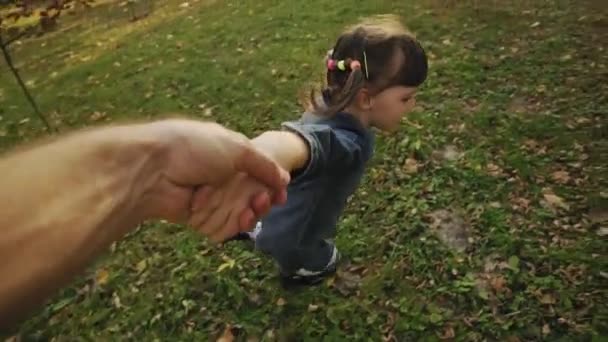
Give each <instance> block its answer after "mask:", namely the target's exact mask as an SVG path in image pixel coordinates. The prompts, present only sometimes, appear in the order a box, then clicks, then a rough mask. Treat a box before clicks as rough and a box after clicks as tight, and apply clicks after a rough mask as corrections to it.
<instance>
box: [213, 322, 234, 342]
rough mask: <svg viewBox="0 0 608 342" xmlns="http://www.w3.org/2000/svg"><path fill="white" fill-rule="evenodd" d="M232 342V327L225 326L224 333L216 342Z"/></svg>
mask: <svg viewBox="0 0 608 342" xmlns="http://www.w3.org/2000/svg"><path fill="white" fill-rule="evenodd" d="M232 341H234V335H233V334H232V327H231V326H230V325H227V326H226V328H225V329H224V333H223V334H222V336H220V337H219V338H218V339H217V340H216V342H232Z"/></svg>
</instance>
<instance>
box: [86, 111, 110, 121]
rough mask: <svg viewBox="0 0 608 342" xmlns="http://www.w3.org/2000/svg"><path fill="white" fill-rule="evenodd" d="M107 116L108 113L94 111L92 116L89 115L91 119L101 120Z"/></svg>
mask: <svg viewBox="0 0 608 342" xmlns="http://www.w3.org/2000/svg"><path fill="white" fill-rule="evenodd" d="M105 117H106V113H104V112H93V114H91V116H90V117H89V120H91V121H99V120H101V119H103V118H105Z"/></svg>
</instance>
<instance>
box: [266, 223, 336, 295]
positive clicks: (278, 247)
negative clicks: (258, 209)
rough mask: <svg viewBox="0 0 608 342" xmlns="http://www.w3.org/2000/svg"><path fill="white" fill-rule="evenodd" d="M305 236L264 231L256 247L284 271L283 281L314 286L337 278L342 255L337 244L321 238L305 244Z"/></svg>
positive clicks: (285, 231)
mask: <svg viewBox="0 0 608 342" xmlns="http://www.w3.org/2000/svg"><path fill="white" fill-rule="evenodd" d="M300 233H301V232H292V231H291V229H284V228H282V227H272V228H270V227H264V226H263V225H262V229H261V231H260V232H259V233H258V235H257V237H256V247H257V248H258V249H259V250H261V251H262V252H265V253H267V254H270V255H271V256H272V257H273V259H274V260H275V261H276V262H277V264H278V265H279V268H280V273H281V277H282V278H283V280H288V281H295V282H297V283H300V284H305V285H312V284H316V283H318V282H320V281H321V280H323V278H324V277H326V276H328V275H330V274H333V273H334V272H335V270H336V264H337V262H338V259H339V253H338V251H337V249H336V248H335V246H334V244H333V243H330V242H328V241H325V240H323V239H321V238H316V239H314V240H312V239H311V238H312V237H311V236H309V238H308V239H306V240H305V241H302V239H299V238H298V237H299V235H301V234H300Z"/></svg>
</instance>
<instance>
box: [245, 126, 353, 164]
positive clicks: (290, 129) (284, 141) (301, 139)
mask: <svg viewBox="0 0 608 342" xmlns="http://www.w3.org/2000/svg"><path fill="white" fill-rule="evenodd" d="M284 128H285V130H283V131H268V132H265V133H263V134H261V135H259V136H258V137H256V138H255V139H253V140H252V142H253V145H254V146H255V147H256V148H257V149H258V150H260V151H261V152H263V153H265V154H266V155H268V156H269V157H270V158H271V159H273V160H274V161H275V162H276V163H278V164H279V165H280V166H281V167H283V168H284V169H285V170H286V171H288V172H291V173H293V172H294V171H296V170H302V171H303V173H306V174H309V175H311V174H316V173H317V172H319V171H321V170H327V169H328V168H330V169H333V170H336V169H350V168H351V167H352V165H353V163H357V162H358V161H359V160H361V158H363V154H362V150H361V147H360V145H359V144H357V143H356V139H357V138H356V136H355V135H354V133H352V132H349V131H344V130H334V129H332V128H330V127H328V126H326V125H315V124H306V125H301V124H299V123H287V124H285V125H284ZM321 172H323V171H321Z"/></svg>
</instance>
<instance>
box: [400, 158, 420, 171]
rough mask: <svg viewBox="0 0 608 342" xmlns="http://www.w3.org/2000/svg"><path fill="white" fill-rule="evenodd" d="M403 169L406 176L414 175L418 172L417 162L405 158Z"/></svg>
mask: <svg viewBox="0 0 608 342" xmlns="http://www.w3.org/2000/svg"><path fill="white" fill-rule="evenodd" d="M403 169H404V170H405V173H407V174H414V173H416V172H418V162H417V161H416V159H413V158H407V159H406V160H405V164H403Z"/></svg>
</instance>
